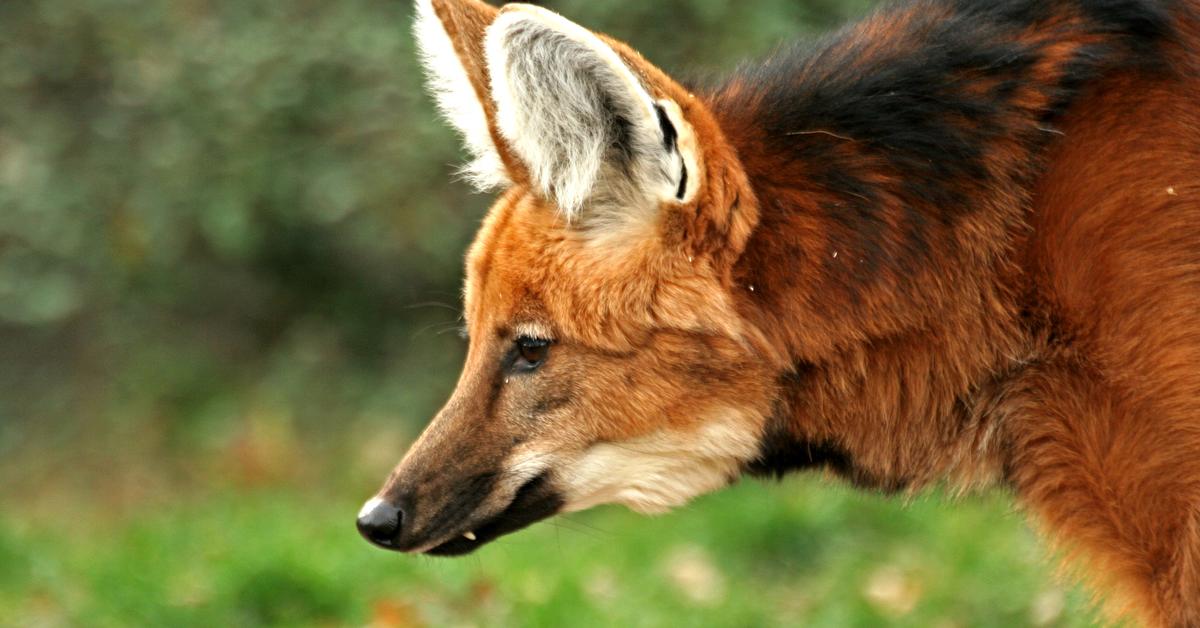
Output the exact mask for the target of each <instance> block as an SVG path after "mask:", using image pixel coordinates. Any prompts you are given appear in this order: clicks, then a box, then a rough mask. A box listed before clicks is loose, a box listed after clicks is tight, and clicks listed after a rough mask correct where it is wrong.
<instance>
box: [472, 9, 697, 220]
mask: <svg viewBox="0 0 1200 628" xmlns="http://www.w3.org/2000/svg"><path fill="white" fill-rule="evenodd" d="M485 53H486V57H487V66H488V73H489V75H490V77H491V94H492V98H493V99H494V101H495V108H496V116H497V123H498V127H499V130H500V133H501V135H502V136H503V140H504V141H505V142H506V143H507V145H508V146H511V147H512V150H513V152H514V153H515V154H516V156H517V157H518V158H519V159H520V160H521V162H522V163H523V164H524V165H525V166H526V168H527V169H528V175H529V179H530V182H531V183H532V184H533V185H534V186H535V187H536V188H537V189H538V190H539V191H540V192H541V193H542V194H543V195H545V196H546V197H547V198H549V199H551V200H553V201H554V202H555V203H556V204H557V205H558V207H559V208H560V209H561V210H562V211H563V212H564V213H565V214H566V216H567V218H568V219H573V218H576V217H577V216H579V215H580V213H581V210H582V209H583V208H584V207H585V206H587V208H588V213H589V217H590V215H591V214H592V213H593V212H599V213H600V214H602V215H603V214H605V213H607V214H612V213H613V212H614V211H617V210H620V212H621V213H622V214H627V213H628V212H629V211H630V210H638V209H640V210H644V211H647V212H651V211H654V210H656V209H657V208H658V204H659V203H661V202H663V201H670V200H675V201H680V202H682V201H684V200H686V199H687V198H688V197H689V196H690V195H691V192H692V191H694V189H695V177H696V176H697V173H696V171H695V168H696V166H695V158H696V156H695V154H694V153H695V150H694V146H695V143H694V141H692V136H691V130H690V127H688V126H687V124H686V122H685V121H684V120H683V114H682V112H681V110H680V108H679V107H678V105H676V103H675V102H673V101H671V100H670V99H667V98H659V99H655V98H654V97H653V96H652V95H651V91H650V89H648V88H647V85H646V84H645V83H644V82H643V79H640V78H639V77H638V75H637V74H635V72H634V71H633V70H632V69H631V67H630V65H629V64H628V63H627V62H626V61H625V60H624V59H623V58H622V55H621V54H620V53H618V51H617V50H616V49H615V48H614V47H613V46H611V45H609V44H608V43H606V42H605V41H604V40H602V39H601V38H600V37H599V36H597V35H596V34H594V33H592V32H591V31H589V30H587V29H585V28H583V27H581V26H579V25H577V24H575V23H573V22H570V21H569V20H567V19H565V18H563V17H561V16H559V15H558V14H556V13H553V12H551V11H548V10H546V9H542V8H540V7H535V6H530V5H521V4H510V5H506V6H505V7H504V8H503V9H502V10H501V11H500V15H499V16H498V17H497V18H496V19H495V21H494V22H493V23H492V25H491V26H489V27H488V29H487V36H486V41H485ZM681 134H682V137H681ZM689 166H690V172H689ZM689 175H690V176H691V177H692V180H691V181H689ZM606 208H607V209H608V210H609V211H607V212H605V211H604V210H605V209H606Z"/></svg>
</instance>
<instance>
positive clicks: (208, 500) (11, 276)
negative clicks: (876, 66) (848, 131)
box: [0, 0, 1084, 626]
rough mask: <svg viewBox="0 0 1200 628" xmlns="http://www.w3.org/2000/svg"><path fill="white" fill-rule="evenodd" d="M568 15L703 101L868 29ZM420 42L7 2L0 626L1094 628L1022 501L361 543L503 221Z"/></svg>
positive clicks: (629, 9) (762, 512) (249, 6)
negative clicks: (1020, 514)
mask: <svg viewBox="0 0 1200 628" xmlns="http://www.w3.org/2000/svg"><path fill="white" fill-rule="evenodd" d="M546 4H548V5H550V6H551V7H552V8H555V9H557V10H559V11H561V12H563V13H564V14H566V15H567V16H569V17H572V18H574V19H576V20H577V21H579V22H581V23H583V24H585V25H588V26H590V27H593V28H595V29H597V30H602V31H605V32H608V33H610V34H612V35H614V36H616V37H618V38H621V39H625V40H627V41H630V42H631V43H633V44H634V45H635V47H637V48H639V49H640V50H642V51H643V52H644V53H645V54H646V55H647V56H648V57H649V58H650V59H652V60H654V61H656V62H657V63H659V65H661V66H662V67H663V68H664V69H666V70H667V71H668V72H670V73H672V74H674V75H676V76H678V77H681V78H683V79H685V80H701V81H702V80H705V77H709V76H712V75H714V74H719V73H720V72H722V71H724V70H727V69H729V68H731V67H732V66H733V65H734V64H736V63H737V62H738V61H739V60H741V59H743V58H746V57H753V56H757V55H761V54H763V53H765V52H767V51H769V50H770V49H772V48H773V47H775V46H777V45H778V44H779V43H780V42H781V41H785V40H788V39H791V38H795V37H797V36H809V35H812V34H814V33H816V32H819V31H823V30H826V29H828V28H831V27H833V26H834V25H836V24H838V23H840V22H842V21H844V20H846V19H848V18H850V17H853V16H855V15H858V14H860V13H862V12H863V11H865V10H866V8H867V6H868V5H869V4H870V2H869V1H868V0H754V1H752V2H737V3H735V2H727V1H726V0H664V1H659V2H643V1H641V0H610V1H605V2H594V1H589V0H563V1H562V2H553V3H546ZM410 11H411V8H410V5H409V3H408V2H407V1H405V0H342V1H339V2H318V1H315V0H292V1H289V2H272V1H267V0H247V1H244V2H243V1H235V0H171V1H167V0H139V1H134V0H36V1H35V0H5V1H4V2H0V495H3V496H4V502H3V505H2V506H0V609H3V610H0V624H9V623H11V624H17V625H24V624H29V623H48V624H50V625H57V624H63V623H65V624H88V625H114V626H117V625H129V624H145V625H188V624H196V625H227V624H236V625H258V624H285V625H290V624H296V623H301V624H308V623H315V624H325V625H327V624H331V623H332V624H342V623H351V624H362V623H363V622H366V621H368V620H373V621H375V622H376V623H379V624H380V625H419V624H421V623H429V624H433V625H441V624H447V623H451V624H509V625H517V624H523V623H532V624H542V625H562V624H564V623H581V624H588V623H611V624H617V625H637V624H640V625H663V624H668V623H673V622H674V621H675V620H677V619H681V618H682V619H684V620H686V622H688V623H691V624H694V625H698V624H704V623H717V624H720V623H725V624H734V625H770V624H778V625H788V624H796V623H805V624H807V625H827V626H847V625H863V626H869V625H878V624H879V623H885V622H895V623H898V624H900V625H912V626H929V625H935V623H936V622H937V621H942V622H943V623H942V624H938V625H945V626H956V625H980V626H1012V625H1019V624H1022V623H1029V622H1032V621H1034V619H1037V618H1038V617H1042V618H1043V619H1044V620H1045V622H1046V623H1048V624H1062V625H1080V623H1079V622H1082V621H1084V620H1082V619H1079V618H1078V617H1074V615H1073V614H1072V612H1071V611H1068V612H1066V613H1064V612H1063V611H1062V607H1061V605H1062V600H1061V592H1059V590H1058V589H1057V588H1055V587H1054V586H1053V585H1051V584H1049V583H1050V582H1051V581H1050V579H1049V578H1048V576H1046V575H1045V573H1044V572H1046V571H1048V568H1047V566H1046V564H1045V563H1043V562H1039V561H1038V560H1037V559H1036V558H1035V557H1036V556H1037V555H1038V554H1037V549H1036V546H1035V544H1034V542H1033V541H1032V537H1031V536H1030V534H1029V532H1028V531H1027V530H1026V529H1025V528H1024V527H1023V526H1022V525H1021V524H1020V523H1019V522H1018V521H1017V520H1016V519H1015V518H1013V517H1009V516H1006V515H1005V513H1006V511H1007V506H1006V505H1005V504H1006V502H1005V501H1004V499H1003V498H999V497H994V498H990V499H988V500H983V501H971V502H968V503H967V504H964V505H962V506H960V507H956V508H950V507H948V506H946V505H945V504H944V503H943V502H942V501H941V500H939V499H930V500H924V501H922V502H921V503H919V504H918V505H917V506H914V507H913V508H910V509H907V510H905V509H903V508H902V506H901V505H899V504H894V503H890V502H884V501H882V500H879V499H877V498H873V497H867V496H851V495H849V494H848V493H847V492H846V491H845V490H842V489H831V488H821V487H820V486H818V484H817V483H815V482H813V481H811V480H810V481H805V482H801V483H792V484H788V485H786V486H784V487H764V486H759V485H750V486H748V487H742V488H741V489H738V490H737V491H733V492H730V493H727V494H724V495H719V496H714V497H712V498H709V499H707V500H705V501H704V502H703V503H702V504H701V505H700V506H698V507H697V508H695V509H691V510H688V511H686V512H683V513H680V514H677V515H673V516H671V517H667V518H664V519H658V520H654V521H645V520H642V519H640V518H636V517H634V516H632V515H630V514H628V513H624V512H621V511H613V510H604V511H601V512H599V513H594V514H588V515H583V516H581V517H579V518H576V519H574V520H569V521H565V522H561V523H549V524H542V525H541V526H539V527H537V528H535V529H534V530H531V531H529V532H526V533H522V534H521V535H517V536H516V537H513V538H512V540H510V541H506V542H501V543H499V544H497V546H495V547H493V548H488V549H486V550H484V551H483V552H482V553H481V554H480V555H478V556H477V557H474V558H469V559H465V560H461V561H457V562H430V561H427V560H416V559H409V558H401V557H397V556H391V555H386V554H384V553H382V552H378V551H375V550H372V549H371V548H369V547H367V546H366V545H365V544H364V543H362V542H361V541H360V540H358V539H357V537H356V536H355V535H354V533H353V530H352V528H351V524H350V520H351V519H352V517H353V513H354V511H355V510H356V509H357V508H356V505H357V502H358V501H359V500H360V499H361V498H363V497H365V496H366V495H368V494H370V492H372V491H374V490H375V488H376V487H377V485H378V483H379V482H380V481H381V480H382V478H383V477H384V475H385V473H386V471H387V470H388V468H390V466H391V465H392V464H394V463H395V462H396V461H397V459H398V458H399V456H400V454H401V453H402V451H403V449H404V447H405V445H406V443H407V442H408V441H409V440H410V439H411V438H412V437H413V436H414V435H415V434H416V433H417V432H418V431H419V430H420V428H421V427H422V426H423V424H424V423H425V421H426V420H427V419H428V417H430V416H431V415H432V413H433V412H435V411H436V409H437V407H438V405H439V404H440V403H441V402H442V400H443V399H444V398H445V396H446V395H447V394H448V392H449V391H450V389H451V388H452V386H453V382H454V378H455V375H456V372H457V369H458V367H459V363H460V360H461V357H462V353H463V346H462V342H461V341H460V340H459V339H458V338H457V335H456V334H455V333H454V332H455V330H456V327H457V325H458V291H459V281H460V277H461V258H462V254H463V252H464V250H465V248H466V246H467V244H468V243H469V241H470V238H471V236H472V234H473V232H474V230H475V228H476V226H477V224H478V222H479V220H480V218H481V216H482V215H483V211H484V209H485V208H486V206H487V204H488V201H489V199H488V198H486V197H482V196H478V195H474V194H471V192H470V191H469V189H468V188H467V187H466V185H465V184H462V183H456V182H455V181H454V178H455V168H456V164H458V163H460V162H461V161H462V159H463V157H462V154H461V153H460V149H459V146H458V143H457V141H456V139H455V138H454V136H453V135H452V133H451V132H450V131H449V130H448V129H447V128H446V127H445V126H444V125H443V124H442V123H441V122H439V121H438V120H437V119H436V116H435V115H434V111H433V106H432V103H431V102H430V100H429V98H428V97H427V96H426V95H425V94H424V92H423V90H422V85H421V84H422V80H421V77H420V76H419V73H418V70H417V64H416V60H415V55H414V51H413V49H412V48H413V44H412V39H411V37H410V35H409V20H410ZM593 526H598V527H600V528H601V529H602V531H601V532H599V533H595V532H594V531H592V527H593ZM560 530H567V531H569V532H564V533H563V534H562V538H561V540H559V541H558V542H557V543H555V540H556V539H557V538H558V536H559V531H560ZM593 534H595V536H596V537H597V538H598V540H597V538H593V536H592V535H593ZM943 543H944V544H943ZM681 547H682V548H683V549H680V548H681ZM888 569H891V570H892V571H887V570H888ZM880 570H884V571H880ZM689 573H690V574H692V575H691V576H688V575H687V574H689ZM696 573H699V574H701V575H700V576H696V575H695V574H696ZM705 573H708V576H704V575H703V574H705ZM712 573H716V574H717V575H716V576H712ZM880 573H883V574H884V575H883V576H880V575H879V574H880ZM680 574H683V575H680ZM897 574H898V575H897ZM697 577H698V578H700V580H688V578H697ZM705 577H708V578H709V580H710V581H711V580H712V579H713V578H714V577H715V578H716V579H717V581H718V582H719V583H720V584H719V585H712V583H711V582H709V584H705V583H704V578H705ZM680 578H683V580H680ZM880 578H882V580H880ZM889 578H890V580H889ZM992 578H995V579H996V580H995V581H994V582H993V581H992V580H991V579H992ZM877 581H878V582H877ZM681 582H682V584H681ZM879 582H882V585H880V584H879ZM897 582H898V583H899V584H897ZM889 583H891V584H889ZM914 583H915V584H914ZM876 585H879V586H876ZM712 586H716V587H717V593H712V592H711V591H710V593H711V595H710V597H708V598H706V597H704V595H703V591H705V590H710V589H711V587H712ZM889 586H891V587H892V588H891V589H888V587H889ZM706 587H707V588H706ZM880 587H882V589H881V590H882V591H883V592H882V593H879V592H878V591H876V593H878V595H876V593H872V591H875V590H876V589H879V588H880ZM896 587H900V588H899V589H897V588H896ZM906 587H907V588H906ZM913 587H915V588H913ZM698 591H699V592H701V594H700V597H699V598H697V597H696V594H697V592H698ZM889 591H891V592H890V593H889ZM897 591H898V592H897ZM906 592H907V593H906ZM1056 595H1057V596H1059V597H1054V596H1056ZM689 596H691V597H689ZM872 596H875V597H872ZM879 596H882V597H879ZM889 596H890V597H889ZM897 596H899V597H897ZM905 596H909V597H911V598H912V600H911V605H910V604H909V601H906V600H908V597H905ZM1047 596H1049V597H1047ZM876 598H879V599H876ZM880 599H882V600H883V602H880V601H879V600H880ZM889 599H890V600H891V601H890V602H889V601H888V600H889ZM1071 599H1072V600H1074V601H1073V602H1071V605H1069V606H1068V607H1067V608H1068V609H1078V608H1081V606H1080V605H1079V600H1078V598H1077V597H1073V598H1071ZM872 600H874V601H872ZM897 600H898V601H897ZM1047 600H1049V601H1047ZM1039 604H1040V605H1041V607H1039V606H1038V605H1039ZM1055 604H1058V606H1057V607H1056V606H1055ZM897 605H899V606H897ZM1047 605H1048V608H1049V610H1048V611H1047V610H1046V608H1043V607H1047ZM1039 608H1041V611H1039V610H1038V609H1039ZM1056 608H1057V611H1056V610H1055V609H1056ZM1039 612H1041V613H1042V614H1041V615H1038V613H1039ZM1043 616H1044V617H1043ZM1064 622H1065V623H1064Z"/></svg>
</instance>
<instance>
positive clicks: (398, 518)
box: [356, 497, 404, 549]
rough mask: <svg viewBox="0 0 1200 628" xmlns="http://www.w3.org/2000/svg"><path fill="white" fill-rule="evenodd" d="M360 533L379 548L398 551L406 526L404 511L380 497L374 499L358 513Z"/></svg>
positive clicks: (368, 501)
mask: <svg viewBox="0 0 1200 628" xmlns="http://www.w3.org/2000/svg"><path fill="white" fill-rule="evenodd" d="M356 523H357V525H358V533H359V534H361V535H362V536H363V538H364V539H366V540H368V541H370V542H371V543H373V544H375V545H378V546H379V547H382V548H386V549H396V540H397V539H398V538H399V537H400V531H401V526H402V525H403V524H404V511H403V510H401V509H400V507H399V506H397V505H396V504H393V503H391V502H389V501H387V500H385V499H383V498H380V497H372V498H371V499H369V500H367V503H365V504H363V507H362V509H361V510H359V511H358V521H357V522H356Z"/></svg>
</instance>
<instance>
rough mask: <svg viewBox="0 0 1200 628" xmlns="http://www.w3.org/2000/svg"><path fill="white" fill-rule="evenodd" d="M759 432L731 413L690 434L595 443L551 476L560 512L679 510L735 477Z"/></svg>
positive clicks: (752, 451) (660, 433)
mask: <svg viewBox="0 0 1200 628" xmlns="http://www.w3.org/2000/svg"><path fill="white" fill-rule="evenodd" d="M758 431H759V430H758V429H757V428H756V426H755V424H754V422H753V421H751V420H748V418H747V417H745V416H743V415H742V414H741V413H738V412H732V411H730V412H726V413H724V414H722V415H721V417H720V418H719V419H718V420H715V421H711V422H708V423H706V424H704V425H702V426H700V427H698V428H696V429H695V430H693V431H676V430H662V431H658V432H654V433H652V434H650V435H647V436H643V437H639V438H637V439H633V440H630V441H625V442H622V443H611V444H609V443H603V444H599V445H595V446H593V447H591V448H589V449H587V450H586V451H585V452H583V453H582V454H581V455H580V456H579V457H578V458H576V459H575V460H573V461H571V462H567V463H566V464H565V465H563V466H562V468H561V472H557V473H556V474H555V476H556V478H557V483H558V484H559V485H560V486H561V487H562V489H563V492H564V495H565V498H566V505H565V507H564V510H565V511H567V512H573V511H578V510H584V509H587V508H591V507H592V506H597V505H600V504H607V503H615V504H623V505H625V506H627V507H629V508H630V509H631V510H634V511H636V512H640V513H647V514H651V513H661V512H665V511H667V510H670V509H671V508H675V507H678V506H681V505H683V504H685V503H687V502H688V501H690V500H691V499H693V498H695V497H697V496H699V495H702V494H704V493H709V492H712V491H714V490H717V489H719V488H722V487H724V486H726V485H728V484H729V483H730V482H731V481H732V480H734V479H735V478H737V477H738V475H739V474H740V473H741V469H742V465H743V464H744V463H745V462H746V461H749V460H751V459H752V458H753V457H754V456H755V455H757V453H758V447H759V438H758Z"/></svg>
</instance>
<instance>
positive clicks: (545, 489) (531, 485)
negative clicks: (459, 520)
mask: <svg viewBox="0 0 1200 628" xmlns="http://www.w3.org/2000/svg"><path fill="white" fill-rule="evenodd" d="M562 507H563V498H562V496H561V495H559V494H558V492H557V491H555V490H554V488H553V487H551V486H550V481H549V479H548V478H547V477H546V475H545V474H542V475H539V476H537V477H535V478H533V479H532V480H529V481H528V482H526V483H525V484H524V485H523V486H522V487H521V488H520V489H519V490H517V494H516V496H515V497H514V498H513V500H512V503H510V504H509V505H508V507H506V508H505V509H504V510H502V511H500V512H499V513H497V514H495V515H493V516H492V517H490V518H488V519H487V520H485V521H484V522H483V523H481V524H478V525H476V526H475V527H474V529H473V530H472V531H469V532H466V533H464V534H460V535H458V536H455V537H454V538H452V539H450V540H449V541H446V542H444V543H442V544H440V545H437V546H435V547H433V548H431V549H429V550H426V551H425V553H426V554H428V555H431V556H461V555H463V554H469V553H471V552H473V551H475V550H476V549H478V548H479V547H481V546H483V545H485V544H487V543H489V542H491V541H493V540H495V539H497V538H499V537H501V536H504V535H505V534H508V533H510V532H516V531H517V530H520V529H521V528H524V527H526V526H528V525H530V524H532V523H536V522H538V521H541V520H542V519H545V518H547V517H550V516H553V515H554V514H557V513H558V512H559V511H560V510H562ZM468 535H470V536H468ZM471 537H474V538H471Z"/></svg>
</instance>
